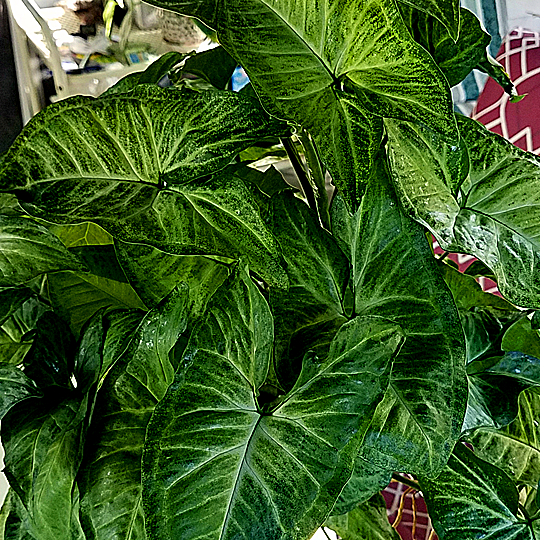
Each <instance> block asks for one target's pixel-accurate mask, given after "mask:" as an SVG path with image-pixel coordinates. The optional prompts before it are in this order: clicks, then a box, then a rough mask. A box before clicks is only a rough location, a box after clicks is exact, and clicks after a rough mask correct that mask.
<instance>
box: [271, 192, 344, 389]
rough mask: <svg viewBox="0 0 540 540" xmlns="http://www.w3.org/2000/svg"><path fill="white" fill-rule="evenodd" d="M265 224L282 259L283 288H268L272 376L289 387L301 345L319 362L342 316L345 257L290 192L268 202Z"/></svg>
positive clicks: (301, 353)
mask: <svg viewBox="0 0 540 540" xmlns="http://www.w3.org/2000/svg"><path fill="white" fill-rule="evenodd" d="M270 216H271V217H270V219H271V229H272V233H273V234H274V236H275V237H276V238H277V240H278V242H279V243H280V246H281V249H282V252H283V257H284V259H285V261H286V263H287V275H288V278H289V289H288V290H282V289H278V288H272V289H271V290H270V305H271V306H272V310H273V314H274V318H275V326H276V362H277V371H278V376H280V379H281V383H282V385H283V387H284V388H286V389H289V388H290V387H291V386H292V384H293V382H294V380H296V377H298V374H299V373H300V369H301V367H302V359H303V357H304V354H305V352H306V350H308V349H312V350H315V352H316V353H317V355H318V356H319V358H320V360H321V361H323V360H324V359H325V358H326V355H327V354H328V348H329V346H330V342H331V341H332V339H333V338H334V335H335V334H336V332H337V331H338V329H339V327H340V326H341V325H342V324H343V323H344V322H345V321H346V318H345V316H344V308H343V305H342V302H343V295H344V292H345V287H346V285H347V282H348V279H349V261H348V260H347V258H346V257H345V255H344V254H343V252H342V251H341V249H340V248H339V246H338V244H337V242H336V241H335V239H334V238H332V236H331V235H330V234H329V233H328V232H327V231H325V230H324V229H322V228H321V226H320V224H319V221H318V219H317V216H316V214H315V213H314V212H312V211H311V210H310V208H309V207H308V206H307V205H306V204H305V203H303V202H302V201H300V200H299V199H298V198H296V197H295V196H294V194H293V193H291V192H284V193H279V194H278V195H276V196H275V197H273V198H272V200H271V203H270Z"/></svg>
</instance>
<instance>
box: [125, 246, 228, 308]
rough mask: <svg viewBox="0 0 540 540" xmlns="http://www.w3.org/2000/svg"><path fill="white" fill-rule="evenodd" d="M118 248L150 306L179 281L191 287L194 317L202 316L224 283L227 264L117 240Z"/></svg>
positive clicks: (139, 292) (131, 281) (133, 281)
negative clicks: (207, 304) (172, 253)
mask: <svg viewBox="0 0 540 540" xmlns="http://www.w3.org/2000/svg"><path fill="white" fill-rule="evenodd" d="M115 249H116V253H117V256H118V259H119V261H120V264H121V265H122V267H123V269H124V272H125V273H126V275H127V277H128V279H129V282H130V284H131V285H132V286H133V288H134V289H135V290H136V291H137V294H138V295H139V296H140V297H141V299H142V300H143V301H144V303H145V304H146V305H147V306H154V305H156V304H157V303H159V302H160V301H161V300H162V299H163V298H164V297H165V296H167V294H169V292H171V291H172V289H173V288H174V287H175V286H176V285H177V284H178V283H180V282H182V281H183V282H185V283H187V284H188V285H189V287H190V291H191V292H190V295H189V302H190V304H191V307H190V311H191V312H192V316H198V315H200V314H201V313H202V312H203V310H204V307H205V305H206V302H207V301H208V299H209V297H210V296H212V294H213V293H214V292H215V290H216V289H217V288H218V287H219V286H220V285H221V284H222V283H223V281H224V280H225V278H226V277H227V275H228V273H229V271H228V268H227V266H226V265H224V264H220V263H218V262H217V261H214V260H211V259H209V258H207V257H203V256H200V255H171V254H170V253H165V252H163V251H160V250H159V249H157V248H153V247H151V246H145V245H143V244H127V243H125V242H120V241H116V242H115Z"/></svg>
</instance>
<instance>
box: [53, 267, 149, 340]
mask: <svg viewBox="0 0 540 540" xmlns="http://www.w3.org/2000/svg"><path fill="white" fill-rule="evenodd" d="M47 288H48V293H49V297H50V299H51V304H52V305H53V307H54V310H55V312H56V313H58V314H59V315H60V316H61V317H63V318H64V320H65V321H67V322H68V323H69V325H70V328H71V331H72V332H73V333H74V334H75V335H77V336H78V335H79V332H80V331H81V329H82V328H83V326H84V325H85V324H86V322H87V321H88V320H90V319H91V318H92V316H93V315H94V314H95V313H96V312H97V311H99V310H100V309H103V308H106V309H107V308H124V309H125V308H137V309H146V306H145V305H144V304H143V303H142V302H141V299H140V298H139V297H138V296H137V294H136V293H135V291H134V290H133V288H132V287H131V286H130V285H129V283H122V282H120V281H115V280H112V279H107V278H103V277H99V276H95V275H92V274H76V273H74V272H58V273H57V274H51V275H49V276H48V278H47Z"/></svg>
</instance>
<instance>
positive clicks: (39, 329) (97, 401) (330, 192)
mask: <svg viewBox="0 0 540 540" xmlns="http://www.w3.org/2000/svg"><path fill="white" fill-rule="evenodd" d="M155 3H156V4H157V5H159V6H161V7H164V8H167V9H172V10H175V11H177V12H180V13H183V14H185V15H189V16H192V17H196V18H198V19H199V20H200V21H202V22H203V23H204V24H205V25H206V26H208V27H209V28H211V29H213V30H215V31H216V34H217V37H218V39H219V43H220V46H218V47H216V48H214V49H212V50H210V51H207V52H204V53H200V54H190V55H188V56H182V55H179V54H177V53H172V54H168V55H166V56H164V57H162V58H161V59H159V60H158V61H157V62H156V63H154V64H153V65H152V66H151V67H150V68H149V69H148V70H147V71H145V72H143V73H138V74H133V75H130V76H128V77H127V78H125V79H123V80H121V81H119V82H118V84H117V85H116V86H114V87H113V88H111V89H110V90H108V91H107V92H106V93H105V94H104V95H102V96H101V97H99V98H91V97H74V98H70V99H67V100H64V101H61V102H59V103H56V104H54V105H51V106H50V107H48V108H47V109H45V110H44V111H42V112H41V113H40V114H39V115H37V116H36V117H35V118H34V119H33V120H31V121H30V123H29V124H28V125H27V126H26V127H25V129H24V130H23V133H22V134H21V135H20V137H19V138H18V139H17V140H16V141H15V143H14V144H13V146H12V147H11V148H10V149H9V151H8V152H7V153H6V154H5V155H4V156H3V157H2V159H1V161H0V191H1V193H2V195H1V198H0V254H1V256H0V287H1V288H0V319H1V320H0V323H1V327H0V362H1V364H0V374H1V376H0V415H1V417H2V433H1V436H2V443H3V445H4V448H5V474H6V476H7V478H8V480H9V483H10V491H9V494H8V496H7V498H6V500H5V503H4V505H3V507H2V510H1V513H0V530H1V536H0V537H1V538H3V539H5V540H27V539H34V540H83V539H86V540H143V539H148V540H202V539H204V540H237V539H245V540H308V539H309V538H310V537H311V536H312V535H313V533H314V532H315V531H316V529H317V528H318V527H320V526H321V525H323V524H324V525H325V526H327V527H330V528H333V529H334V530H336V531H337V532H338V533H339V534H340V536H341V537H342V538H345V539H351V540H355V539H363V540H366V539H367V540H371V539H381V538H388V539H392V538H396V533H395V531H394V530H393V529H392V528H391V527H390V525H389V524H388V520H387V519H386V513H385V507H384V504H383V503H382V502H381V495H380V491H381V490H382V489H384V488H385V486H387V485H388V483H389V482H390V481H391V479H392V477H394V478H396V479H400V480H403V481H405V482H407V483H409V484H410V485H411V486H413V487H415V488H416V489H418V490H421V491H422V493H423V495H424V497H425V499H426V502H427V505H428V510H429V512H430V515H431V518H432V521H433V525H434V527H435V530H436V532H437V534H438V535H439V538H441V539H445V540H473V539H478V538H486V539H487V538H490V539H494V540H495V539H508V540H510V539H517V540H533V539H539V538H540V520H539V519H538V518H539V516H540V496H539V494H538V491H537V490H538V482H539V480H540V465H539V464H540V427H539V421H540V420H539V419H540V390H539V385H540V360H539V358H540V337H539V334H538V328H539V326H540V321H539V319H540V317H538V316H537V313H538V312H537V311H536V310H537V309H540V272H539V269H540V240H539V239H540V160H539V159H538V158H537V157H536V156H534V155H532V154H529V153H526V152H523V151H521V150H519V149H518V148H516V147H514V146H513V145H511V144H510V143H509V142H507V141H505V140H503V139H502V138H501V137H499V136H498V135H496V134H493V133H491V132H489V131H487V130H486V129H485V128H484V127H483V126H481V125H480V124H478V123H477V122H475V121H473V120H470V119H468V118H465V117H463V116H459V115H456V114H454V112H453V107H452V102H451V97H450V87H451V86H453V85H455V84H458V83H459V82H460V81H461V80H463V79H464V77H465V76H466V75H467V74H468V73H469V72H470V70H471V69H473V68H478V69H481V70H484V71H486V72H487V73H489V74H490V75H491V76H492V77H494V78H495V79H496V80H497V81H498V82H499V83H500V84H501V85H502V86H503V88H504V89H505V90H506V91H507V92H508V93H510V94H511V95H513V98H512V99H515V98H516V96H515V95H514V94H515V91H514V89H513V87H512V84H511V82H510V81H509V80H508V77H507V75H506V74H505V73H504V71H503V70H502V68H501V66H499V65H498V64H497V63H496V62H494V61H493V60H492V59H490V58H489V57H488V56H487V54H486V46H487V45H488V44H489V41H490V38H489V36H488V35H487V34H486V33H485V32H484V31H483V30H482V28H481V26H480V23H479V22H478V20H477V19H476V18H475V17H474V15H472V14H471V13H470V12H468V11H467V10H465V9H461V8H459V3H458V1H457V0H421V1H420V0H416V1H415V2H412V1H410V0H350V1H347V2H340V1H338V0H318V1H315V0H302V1H300V0H297V1H292V0H192V1H189V0H155ZM237 65H241V66H242V67H243V68H244V69H245V71H246V72H247V74H248V75H249V78H250V81H251V82H250V84H249V85H248V86H247V87H245V88H244V89H243V90H242V91H240V92H233V91H231V90H230V82H229V81H230V78H231V74H232V71H233V70H234V69H235V67H236V66H237ZM284 156H288V157H289V159H290V162H291V163H292V166H293V168H294V170H295V171H296V175H297V181H296V182H289V183H287V182H285V181H284V179H283V176H282V175H281V174H280V172H279V171H278V169H277V168H276V167H274V166H270V167H268V164H271V163H276V161H277V160H278V159H281V158H283V157H284ZM295 186H296V187H295ZM433 236H434V237H435V238H436V239H437V241H438V242H439V244H440V245H441V246H442V247H443V249H444V250H446V252H447V253H450V252H455V253H468V254H471V255H474V256H475V257H476V258H477V259H478V261H477V262H475V263H474V264H473V265H472V266H471V267H469V269H468V270H467V271H466V272H465V273H460V272H459V271H458V270H457V269H456V268H455V267H453V266H452V263H451V261H449V258H448V257H446V256H445V255H446V254H445V255H444V256H439V257H437V256H435V255H434V253H433V249H432V238H433ZM479 276H486V277H490V278H492V279H494V280H496V282H497V284H498V287H499V290H500V291H501V294H502V297H501V296H495V295H492V294H488V293H485V292H483V291H482V290H481V288H480V286H479V285H478V283H477V281H476V279H475V278H478V277H479Z"/></svg>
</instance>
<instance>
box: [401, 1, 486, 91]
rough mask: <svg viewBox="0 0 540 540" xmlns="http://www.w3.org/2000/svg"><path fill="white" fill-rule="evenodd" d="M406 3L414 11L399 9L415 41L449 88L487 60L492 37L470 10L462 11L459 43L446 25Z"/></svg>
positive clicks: (406, 8) (404, 8)
mask: <svg viewBox="0 0 540 540" xmlns="http://www.w3.org/2000/svg"><path fill="white" fill-rule="evenodd" d="M407 3H410V5H411V7H409V6H405V5H403V6H400V11H401V14H402V15H403V18H404V20H405V23H406V24H407V27H408V28H409V30H410V32H411V34H412V35H413V37H414V39H415V41H416V42H417V43H419V44H420V45H422V47H424V49H426V50H427V51H428V52H429V53H430V54H431V56H432V57H433V59H434V60H435V62H436V63H437V65H438V66H439V68H440V69H441V71H442V72H443V73H444V75H445V77H446V78H447V80H448V84H449V85H450V86H455V85H456V84H459V83H460V82H461V81H462V80H463V79H465V77H466V76H467V75H468V74H469V73H470V72H471V71H472V70H473V69H474V68H478V67H479V64H480V62H482V61H484V60H487V55H488V53H487V50H486V49H487V47H488V45H489V44H490V42H491V36H490V35H489V34H488V33H487V32H485V31H484V30H483V29H482V25H481V23H480V21H479V20H478V19H477V17H476V16H475V15H474V14H473V13H471V12H470V11H469V10H468V9H464V8H461V9H460V10H459V18H460V23H461V32H460V34H459V38H458V39H457V40H456V39H455V36H454V35H452V34H451V33H450V32H449V30H448V28H446V27H445V26H444V24H442V23H441V22H438V21H437V20H435V18H433V17H432V16H430V15H428V14H427V13H421V12H420V11H419V9H420V6H419V5H418V3H417V2H412V1H411V2H407ZM437 3H439V2H437ZM458 5H459V3H458ZM415 8H417V9H415Z"/></svg>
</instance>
